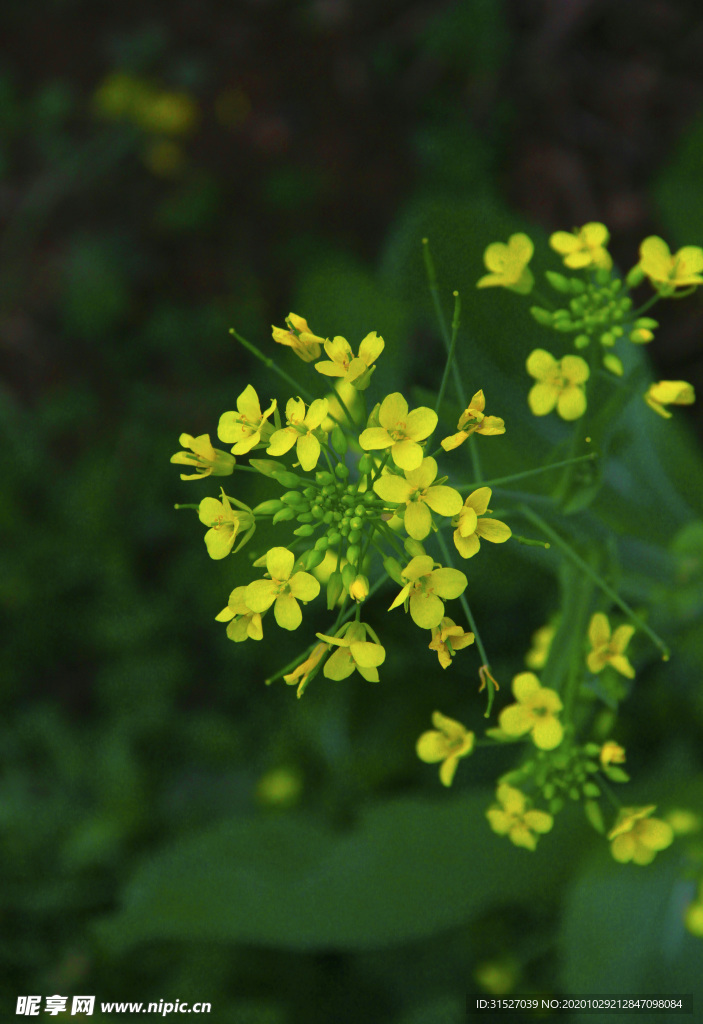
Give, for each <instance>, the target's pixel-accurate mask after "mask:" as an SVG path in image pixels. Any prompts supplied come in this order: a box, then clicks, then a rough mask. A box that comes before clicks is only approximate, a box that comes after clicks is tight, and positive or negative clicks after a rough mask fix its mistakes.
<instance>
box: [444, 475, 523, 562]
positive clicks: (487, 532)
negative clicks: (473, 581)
mask: <svg viewBox="0 0 703 1024" xmlns="http://www.w3.org/2000/svg"><path fill="white" fill-rule="evenodd" d="M491 493H492V492H491V489H490V487H479V488H477V490H475V491H472V492H471V494H470V495H469V496H468V498H467V499H466V501H465V502H464V504H463V506H462V508H461V509H460V511H459V515H458V516H457V518H456V519H455V520H454V522H453V525H454V526H456V529H455V531H454V545H455V547H456V549H457V551H458V552H459V554H460V555H461V557H462V558H473V556H474V555H475V554H476V553H477V551H478V550H479V548H480V547H481V542H480V540H479V537H483V539H484V540H490V541H491V542H492V543H493V544H503V543H505V541H506V540H509V539H510V538H511V537H512V535H513V532H512V530H511V529H510V527H509V526H508V525H507V523H502V522H501V521H500V519H479V516H483V514H484V513H485V512H490V509H489V507H488V502H489V501H490V500H491Z"/></svg>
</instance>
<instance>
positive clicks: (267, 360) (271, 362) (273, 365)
mask: <svg viewBox="0 0 703 1024" xmlns="http://www.w3.org/2000/svg"><path fill="white" fill-rule="evenodd" d="M229 333H230V334H231V335H232V337H233V338H236V339H237V341H238V342H239V344H240V345H243V346H244V348H246V349H248V351H249V352H251V354H252V355H254V356H256V358H257V359H259V360H261V362H262V363H263V364H264V366H268V368H269V370H273V371H274V372H275V373H277V374H278V376H279V377H282V378H283V380H285V381H286V382H287V383H288V384H290V385H291V387H294V388H295V389H296V391H297V393H298V394H299V395H300V397H301V398H306V399H307V400H308V402H311V401H312V400H313V395H312V394H311V392H310V391H308V389H307V388H304V387H303V385H302V384H299V383H298V381H297V380H295V378H293V377H291V375H290V374H289V373H286V371H285V370H282V369H281V367H280V366H279V365H278V363H277V362H276V360H275V359H271V357H270V356H266V355H264V353H263V352H262V351H261V349H259V348H257V347H256V345H252V343H251V342H250V341H247V340H246V338H243V337H242V336H241V334H238V333H237V331H235V329H234V327H230V329H229Z"/></svg>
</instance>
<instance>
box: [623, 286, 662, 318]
mask: <svg viewBox="0 0 703 1024" xmlns="http://www.w3.org/2000/svg"><path fill="white" fill-rule="evenodd" d="M660 298H661V295H659V293H658V292H657V293H656V295H652V297H651V298H650V299H647V301H646V302H645V303H643V305H641V306H640V308H639V309H635V310H633V311H631V312H630V316H631V317H632V319H633V320H636V319H637V317H639V316H642V314H643V313H646V312H647V310H648V309H651V308H652V306H653V305H655V303H657V302H659V299H660Z"/></svg>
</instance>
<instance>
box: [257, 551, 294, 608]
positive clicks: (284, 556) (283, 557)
mask: <svg viewBox="0 0 703 1024" xmlns="http://www.w3.org/2000/svg"><path fill="white" fill-rule="evenodd" d="M294 564H295V555H294V554H293V552H292V551H289V550H288V548H283V547H275V548H269V550H268V551H267V552H266V568H267V570H268V572H269V575H270V576H271V578H272V579H274V580H287V579H288V577H289V576H290V574H291V573H292V571H293V566H294ZM249 607H250V608H251V607H252V606H251V604H250V605H249ZM252 610H253V609H252ZM256 610H257V611H262V610H263V609H258V608H257V609H256Z"/></svg>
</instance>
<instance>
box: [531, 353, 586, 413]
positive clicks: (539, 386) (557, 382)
mask: <svg viewBox="0 0 703 1024" xmlns="http://www.w3.org/2000/svg"><path fill="white" fill-rule="evenodd" d="M527 372H528V373H529V375H530V376H531V377H534V378H535V380H536V381H537V383H536V384H533V385H532V387H531V389H530V393H529V395H528V396H527V401H528V404H529V406H530V409H531V411H532V412H533V413H534V415H535V416H546V415H547V414H548V413H550V412H552V410H553V409H554V407H555V406H556V409H557V412H558V413H559V415H560V416H561V418H562V419H563V420H577V419H578V418H579V416H583V414H584V413H585V411H586V393H585V389H584V384H585V383H586V381H587V380H588V378H589V376H590V373H591V371H590V370H589V368H588V363H587V362H586V361H585V359H582V358H581V356H564V358H563V359H555V358H554V356H553V355H550V353H549V352H547V351H546V350H545V349H543V348H536V349H535V350H534V352H531V353H530V354H529V356H528V357H527Z"/></svg>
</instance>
